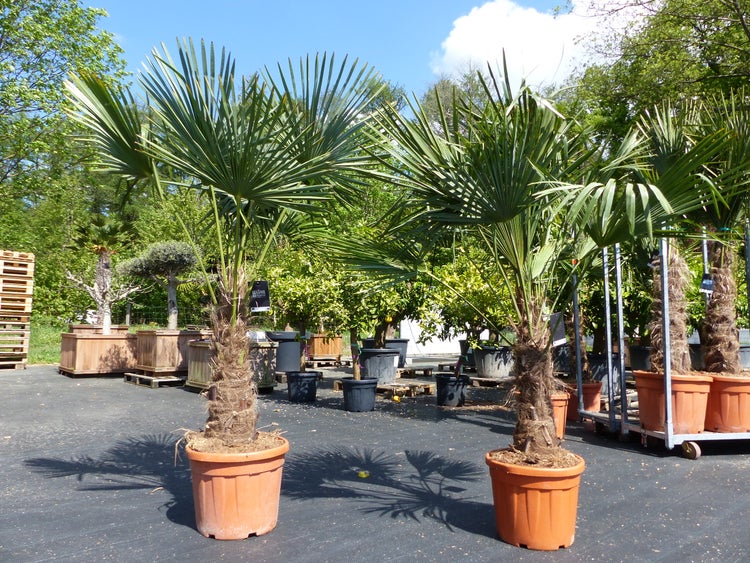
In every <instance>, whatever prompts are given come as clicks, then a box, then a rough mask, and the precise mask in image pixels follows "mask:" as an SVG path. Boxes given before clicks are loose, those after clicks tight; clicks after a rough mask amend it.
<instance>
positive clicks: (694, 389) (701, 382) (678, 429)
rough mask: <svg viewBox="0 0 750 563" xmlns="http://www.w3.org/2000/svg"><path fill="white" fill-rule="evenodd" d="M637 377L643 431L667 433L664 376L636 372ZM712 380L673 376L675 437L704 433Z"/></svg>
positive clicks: (634, 374)
mask: <svg viewBox="0 0 750 563" xmlns="http://www.w3.org/2000/svg"><path fill="white" fill-rule="evenodd" d="M633 377H634V378H635V386H636V390H637V392H638V416H639V417H640V420H641V427H642V428H643V429H644V430H653V431H657V432H663V431H664V421H665V419H666V418H667V416H666V410H665V405H664V403H665V401H664V374H661V373H655V372H650V371H638V370H635V371H633ZM712 380H713V378H712V377H711V376H709V375H679V374H673V375H672V426H673V429H674V433H675V434H697V433H699V432H703V427H704V425H705V422H706V407H707V405H708V393H709V391H710V389H711V381H712Z"/></svg>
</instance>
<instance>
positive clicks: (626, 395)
mask: <svg viewBox="0 0 750 563" xmlns="http://www.w3.org/2000/svg"><path fill="white" fill-rule="evenodd" d="M667 248H668V247H667V243H666V239H662V241H661V245H660V256H661V257H665V256H666V254H667ZM667 262H668V260H666V259H662V260H660V263H661V283H662V295H668V294H669V293H668V272H667ZM603 263H604V290H605V291H604V293H605V298H604V302H605V320H606V321H607V323H606V324H607V327H606V334H607V353H608V357H609V360H608V362H607V363H608V365H607V373H606V378H607V397H606V398H604V403H605V405H606V407H605V409H604V410H602V411H601V412H593V411H586V410H583V409H582V405H583V401H582V377H581V361H580V354H581V346H580V342H579V337H578V334H579V331H578V307H577V295H576V294H575V293H574V296H573V312H574V323H575V325H576V328H575V334H576V355H577V365H578V369H577V373H576V378H577V382H578V393H579V405H581V406H580V407H579V412H578V414H579V417H580V418H581V419H582V420H591V421H592V422H593V423H594V428H595V430H596V431H599V432H602V431H605V430H608V431H609V432H612V433H617V434H618V436H619V438H620V439H621V440H625V439H626V438H627V437H628V436H629V435H630V433H637V434H640V436H641V443H642V444H643V445H644V446H651V445H652V444H654V443H655V442H659V441H663V443H664V446H665V447H666V448H667V449H669V450H671V449H673V448H675V447H677V446H680V447H681V449H682V455H683V456H684V457H685V458H687V459H698V458H699V457H700V456H701V448H700V443H702V442H710V441H728V440H732V441H738V440H748V439H750V432H713V431H709V430H706V429H703V428H702V425H701V427H700V428H698V429H697V430H696V427H694V428H693V429H688V430H687V431H685V429H686V426H685V425H684V424H683V423H680V424H676V423H675V422H676V419H675V410H676V409H675V405H676V401H675V400H674V399H673V397H674V396H675V392H673V387H674V385H675V382H674V381H673V377H672V374H671V368H670V365H669V362H665V366H664V371H663V373H662V374H661V376H662V378H663V390H664V393H663V401H664V405H663V407H664V409H663V413H664V416H663V420H659V423H661V422H663V424H658V425H656V426H655V427H654V426H652V425H651V424H644V420H643V414H645V413H643V414H642V413H641V409H642V408H643V407H644V406H645V405H642V404H640V402H639V403H638V405H637V407H638V408H635V405H634V403H633V395H632V393H630V392H629V390H628V385H629V381H628V379H629V375H630V374H628V373H626V371H625V366H624V363H625V358H624V354H617V355H616V356H619V361H620V366H619V367H620V369H619V374H620V376H619V380H617V378H616V377H615V375H614V374H615V373H618V370H616V369H613V367H614V366H613V365H612V363H613V360H612V348H613V346H612V339H611V334H612V330H611V326H610V322H609V319H610V318H611V316H610V311H609V305H608V304H609V291H608V287H609V285H608V282H609V280H608V268H609V264H608V256H607V252H606V249H605V250H604V251H603ZM615 274H616V277H617V280H616V282H617V283H616V288H617V295H616V299H615V301H616V303H617V314H616V318H617V319H618V336H619V349H620V350H624V349H625V335H624V328H623V310H622V307H623V305H622V294H621V269H620V255H619V247H618V246H616V247H615ZM662 316H663V318H662V322H663V338H662V340H663V345H664V357H665V358H669V357H670V339H669V323H670V319H669V302H668V299H663V300H662ZM615 390H617V391H618V393H615ZM660 418H661V415H660ZM655 428H656V429H655Z"/></svg>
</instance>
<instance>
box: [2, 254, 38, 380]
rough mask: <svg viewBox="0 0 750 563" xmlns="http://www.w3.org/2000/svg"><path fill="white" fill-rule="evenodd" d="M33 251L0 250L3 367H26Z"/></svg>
mask: <svg viewBox="0 0 750 563" xmlns="http://www.w3.org/2000/svg"><path fill="white" fill-rule="evenodd" d="M33 290H34V255H33V254H31V253H28V252H13V251H10V250H0V368H11V369H20V368H26V361H27V359H28V356H29V336H30V335H31V326H30V324H29V323H30V319H31V297H32V293H33Z"/></svg>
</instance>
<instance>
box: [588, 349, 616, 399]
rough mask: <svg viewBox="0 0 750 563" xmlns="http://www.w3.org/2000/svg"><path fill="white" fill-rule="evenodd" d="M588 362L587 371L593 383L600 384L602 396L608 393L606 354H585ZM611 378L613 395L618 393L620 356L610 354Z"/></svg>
mask: <svg viewBox="0 0 750 563" xmlns="http://www.w3.org/2000/svg"><path fill="white" fill-rule="evenodd" d="M586 357H587V358H588V362H589V371H590V372H591V377H592V378H593V380H594V381H601V382H602V395H606V394H607V393H608V392H609V387H608V383H607V354H595V353H593V352H586ZM612 377H613V378H614V385H613V390H614V391H613V392H614V394H615V395H617V394H619V393H620V379H621V378H620V354H617V353H613V354H612Z"/></svg>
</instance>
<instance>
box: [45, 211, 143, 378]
mask: <svg viewBox="0 0 750 563" xmlns="http://www.w3.org/2000/svg"><path fill="white" fill-rule="evenodd" d="M127 240H129V233H128V232H127V227H126V225H125V224H124V223H123V222H122V221H119V220H117V219H116V216H115V214H114V213H111V212H110V213H108V214H105V213H100V214H97V215H94V219H93V220H92V221H91V222H89V223H87V224H86V225H81V226H79V227H78V229H77V231H76V236H75V242H76V243H77V244H81V245H85V246H88V247H89V248H91V250H92V251H93V253H94V254H96V257H97V259H96V266H95V274H94V283H92V284H90V283H87V282H86V281H85V280H84V279H83V278H82V277H81V276H79V275H76V274H74V273H73V272H70V271H68V272H66V275H67V278H68V280H69V281H71V282H72V283H73V284H74V285H75V286H76V287H78V288H79V289H81V290H83V291H85V292H86V293H87V294H88V295H89V296H90V297H91V299H92V300H93V301H94V303H95V304H96V320H97V322H96V324H94V325H70V331H69V332H67V333H63V334H62V335H61V336H62V338H61V344H60V366H59V370H60V372H61V373H64V374H66V375H98V374H122V373H124V372H126V371H128V370H131V369H133V368H134V367H135V365H136V338H135V335H134V334H129V333H128V327H127V326H126V325H121V326H120V325H112V305H113V304H114V303H117V302H118V301H119V300H121V299H125V298H126V297H127V296H128V295H131V294H133V293H135V292H137V291H139V290H140V287H139V286H137V285H132V284H128V283H124V282H123V280H122V278H121V277H120V276H117V275H115V268H113V267H112V257H113V255H114V254H116V253H117V252H118V251H119V250H121V249H122V248H123V246H124V244H125V241H127Z"/></svg>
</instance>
